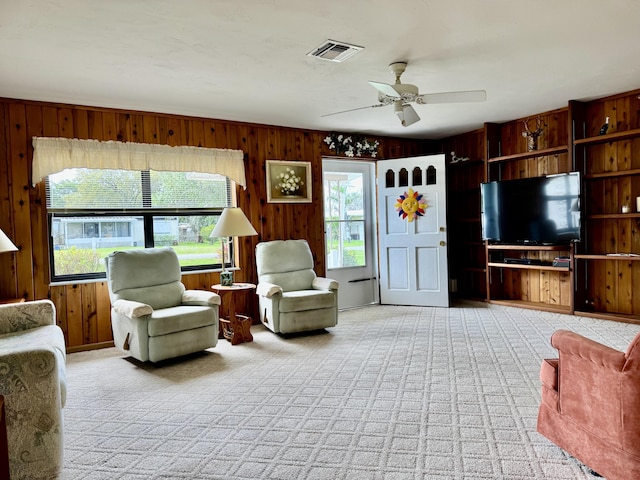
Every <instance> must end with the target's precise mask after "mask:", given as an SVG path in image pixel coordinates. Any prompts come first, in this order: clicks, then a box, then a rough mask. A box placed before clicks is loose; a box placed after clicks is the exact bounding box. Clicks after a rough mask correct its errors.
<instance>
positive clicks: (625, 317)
mask: <svg viewBox="0 0 640 480" xmlns="http://www.w3.org/2000/svg"><path fill="white" fill-rule="evenodd" d="M574 314H575V315H578V316H581V317H589V318H597V319H600V320H613V321H614V322H624V323H635V324H637V325H640V316H638V315H632V314H625V313H608V312H582V311H578V310H576V311H575V312H574Z"/></svg>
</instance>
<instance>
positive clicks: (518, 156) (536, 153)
mask: <svg viewBox="0 0 640 480" xmlns="http://www.w3.org/2000/svg"><path fill="white" fill-rule="evenodd" d="M568 151H569V148H568V147H567V145H561V146H559V147H550V148H542V149H540V150H532V151H531V152H523V153H514V154H513V155H502V156H500V157H493V158H490V159H489V160H487V161H488V162H489V163H494V162H512V161H514V160H526V159H528V158H537V157H546V156H547V155H560V154H561V153H567V152H568Z"/></svg>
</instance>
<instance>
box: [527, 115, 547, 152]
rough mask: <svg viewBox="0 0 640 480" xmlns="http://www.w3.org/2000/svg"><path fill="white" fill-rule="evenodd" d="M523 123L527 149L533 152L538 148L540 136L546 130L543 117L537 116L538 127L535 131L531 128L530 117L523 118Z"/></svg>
mask: <svg viewBox="0 0 640 480" xmlns="http://www.w3.org/2000/svg"><path fill="white" fill-rule="evenodd" d="M522 123H523V124H524V130H523V131H522V136H523V137H526V138H527V151H529V152H533V151H534V150H537V149H538V137H539V136H540V135H542V132H543V131H544V128H542V127H543V124H542V118H541V117H540V116H538V117H537V118H536V129H535V130H533V131H532V130H531V129H530V128H529V118H527V119H526V120H523V122H522Z"/></svg>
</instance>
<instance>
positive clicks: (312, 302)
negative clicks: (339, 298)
mask: <svg viewBox="0 0 640 480" xmlns="http://www.w3.org/2000/svg"><path fill="white" fill-rule="evenodd" d="M335 306H336V296H335V294H334V293H333V292H329V291H322V290H298V291H295V292H285V293H284V294H283V295H282V298H281V299H280V307H279V309H280V312H302V311H305V310H316V309H319V308H331V307H335Z"/></svg>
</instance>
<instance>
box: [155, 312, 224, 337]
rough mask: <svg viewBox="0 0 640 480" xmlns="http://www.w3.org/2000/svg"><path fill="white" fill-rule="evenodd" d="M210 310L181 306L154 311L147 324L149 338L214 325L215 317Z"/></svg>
mask: <svg viewBox="0 0 640 480" xmlns="http://www.w3.org/2000/svg"><path fill="white" fill-rule="evenodd" d="M211 309H212V307H204V306H195V305H194V306H192V305H188V306H187V305H181V306H178V307H169V308H163V309H161V310H154V312H153V313H152V314H151V317H150V318H149V323H148V332H149V336H150V337H157V336H160V335H167V334H169V333H175V332H181V331H183V330H193V329H196V328H200V327H206V326H210V325H215V324H216V316H215V315H212V314H211Z"/></svg>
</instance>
